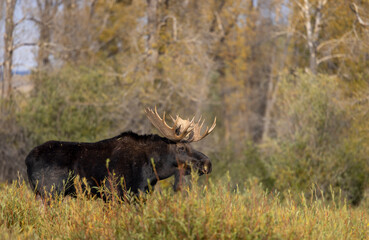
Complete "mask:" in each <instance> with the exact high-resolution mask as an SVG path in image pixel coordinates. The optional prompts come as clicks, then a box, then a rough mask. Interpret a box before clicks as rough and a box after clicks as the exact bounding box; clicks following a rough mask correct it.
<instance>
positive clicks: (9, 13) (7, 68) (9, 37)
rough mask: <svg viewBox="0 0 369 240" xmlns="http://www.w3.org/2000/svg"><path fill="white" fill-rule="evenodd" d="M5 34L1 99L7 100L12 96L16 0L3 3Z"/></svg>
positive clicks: (7, 0)
mask: <svg viewBox="0 0 369 240" xmlns="http://www.w3.org/2000/svg"><path fill="white" fill-rule="evenodd" d="M5 4H6V6H5V33H4V65H3V66H4V69H3V71H4V72H3V74H4V75H3V76H4V81H3V84H4V85H3V91H4V92H3V95H2V96H3V97H4V98H5V99H9V98H10V97H11V94H12V66H13V50H14V46H13V33H14V27H15V25H14V20H13V16H14V9H15V4H16V0H6V2H5Z"/></svg>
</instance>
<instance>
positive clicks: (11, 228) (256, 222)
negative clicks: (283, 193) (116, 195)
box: [0, 179, 369, 239]
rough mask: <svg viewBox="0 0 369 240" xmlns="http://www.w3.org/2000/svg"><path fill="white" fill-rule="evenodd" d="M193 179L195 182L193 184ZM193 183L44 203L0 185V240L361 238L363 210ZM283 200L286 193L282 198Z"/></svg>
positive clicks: (254, 188) (365, 222) (367, 234)
mask: <svg viewBox="0 0 369 240" xmlns="http://www.w3.org/2000/svg"><path fill="white" fill-rule="evenodd" d="M195 180H196V179H195ZM248 185H249V187H247V188H246V189H244V190H243V191H239V190H234V189H231V188H230V185H229V183H227V182H223V183H221V182H219V183H216V184H214V183H212V182H211V181H209V182H208V184H206V185H202V186H200V185H198V184H193V187H192V188H191V189H189V188H187V189H186V190H184V191H183V192H181V193H176V194H173V193H172V191H170V190H161V191H155V192H154V193H152V194H150V195H148V196H147V197H146V198H145V199H143V198H141V199H139V200H137V201H136V202H135V203H131V204H128V203H121V202H119V201H118V200H117V199H113V201H110V202H107V203H105V202H103V201H102V200H101V199H90V198H88V197H87V196H86V195H83V194H78V196H77V198H65V199H64V200H62V199H61V198H60V199H54V200H51V202H50V205H43V204H42V203H41V202H40V201H39V200H36V199H35V196H34V194H33V192H32V191H31V190H30V189H29V187H28V185H27V184H25V183H20V184H19V183H14V184H12V185H4V186H3V187H2V188H1V190H0V191H1V195H0V238H1V239H28V238H30V239H38V238H41V239H368V238H369V210H368V209H366V208H364V207H358V208H351V207H349V206H347V205H346V204H345V203H344V202H342V204H334V203H333V202H330V203H327V202H325V201H324V200H322V199H321V200H317V199H310V200H307V199H305V198H304V197H302V196H301V197H300V198H298V200H293V197H287V198H285V199H284V200H283V201H281V200H280V196H279V195H278V194H270V193H269V194H267V193H265V192H264V191H263V190H262V189H261V188H260V187H259V186H258V185H257V184H253V183H251V184H248ZM287 195H288V194H287Z"/></svg>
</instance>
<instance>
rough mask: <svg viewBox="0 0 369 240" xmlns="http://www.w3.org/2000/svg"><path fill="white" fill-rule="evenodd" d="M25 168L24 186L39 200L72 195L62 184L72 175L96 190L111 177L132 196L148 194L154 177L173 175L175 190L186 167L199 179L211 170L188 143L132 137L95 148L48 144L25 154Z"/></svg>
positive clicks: (126, 135) (125, 135) (93, 145)
mask: <svg viewBox="0 0 369 240" xmlns="http://www.w3.org/2000/svg"><path fill="white" fill-rule="evenodd" d="M108 159H109V160H108ZM107 161H108V162H107ZM152 161H153V162H154V165H155V171H156V173H155V171H154V167H153V165H152ZM26 165H27V174H28V178H29V182H30V184H31V186H32V187H33V189H34V190H35V191H36V193H37V194H39V195H41V196H44V194H45V193H47V192H51V189H52V188H53V189H54V190H55V191H54V192H56V193H62V194H65V195H73V194H74V193H75V188H74V186H73V184H71V185H69V186H66V184H67V185H68V182H69V183H70V182H71V179H72V178H73V177H74V176H76V175H79V176H80V177H81V178H86V180H87V183H88V184H89V185H90V186H98V185H101V184H102V183H103V181H104V179H106V178H107V177H108V176H109V173H115V176H116V177H117V179H120V178H123V180H124V185H125V186H124V187H125V188H126V189H122V186H120V185H119V186H118V191H119V194H123V191H124V190H129V189H130V190H131V191H132V192H133V193H135V194H137V193H139V191H142V192H145V191H146V190H148V187H149V183H150V185H151V186H154V185H155V184H156V182H157V180H158V179H157V178H159V180H161V179H165V178H168V177H170V176H173V175H175V184H174V189H175V190H177V189H178V187H179V185H178V184H179V182H180V177H181V173H182V174H189V172H190V170H191V165H192V167H193V169H196V170H198V172H199V174H200V175H201V174H203V173H210V171H211V162H210V160H209V158H208V157H206V156H205V155H204V154H202V153H201V152H199V151H196V150H194V149H192V148H191V146H190V145H189V144H188V143H176V142H173V141H171V140H169V139H166V138H162V137H159V136H158V135H143V136H140V135H137V134H135V133H132V132H127V133H122V134H121V135H119V136H116V137H114V138H111V139H106V140H103V141H100V142H96V143H77V142H60V141H49V142H46V143H44V144H42V145H40V146H38V147H36V148H34V149H33V150H32V151H31V152H30V153H29V155H28V156H27V158H26ZM181 171H182V172H181ZM92 189H93V190H94V188H92ZM95 191H96V190H95Z"/></svg>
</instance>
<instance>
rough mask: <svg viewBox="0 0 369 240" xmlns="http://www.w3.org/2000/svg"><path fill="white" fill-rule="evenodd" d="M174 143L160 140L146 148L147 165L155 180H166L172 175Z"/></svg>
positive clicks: (173, 168)
mask: <svg viewBox="0 0 369 240" xmlns="http://www.w3.org/2000/svg"><path fill="white" fill-rule="evenodd" d="M174 146H175V143H172V142H171V141H169V140H167V139H165V138H161V139H160V140H159V141H156V142H155V143H154V144H150V146H148V148H147V157H148V159H147V160H148V161H149V165H150V166H151V168H152V171H153V174H154V177H155V179H156V178H159V180H162V179H166V178H168V177H171V176H173V175H174V173H175V171H176V167H175V161H176V160H175V152H173V149H175V147H174Z"/></svg>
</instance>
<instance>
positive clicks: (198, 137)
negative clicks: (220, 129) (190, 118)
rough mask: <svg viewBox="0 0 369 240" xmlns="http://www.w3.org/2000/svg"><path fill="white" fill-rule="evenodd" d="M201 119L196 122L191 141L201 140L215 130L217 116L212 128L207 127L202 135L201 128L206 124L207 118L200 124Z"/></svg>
mask: <svg viewBox="0 0 369 240" xmlns="http://www.w3.org/2000/svg"><path fill="white" fill-rule="evenodd" d="M200 121H201V120H199V121H198V122H197V123H196V124H194V127H193V135H192V138H191V139H189V141H191V142H197V141H200V140H201V139H203V138H204V137H206V136H207V135H209V134H210V133H211V132H212V131H213V130H214V128H215V126H216V118H215V119H214V122H213V124H212V125H211V127H210V129H209V127H206V130H205V132H204V133H203V134H202V135H201V128H202V126H203V125H204V122H205V119H203V121H202V123H201V124H200Z"/></svg>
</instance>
